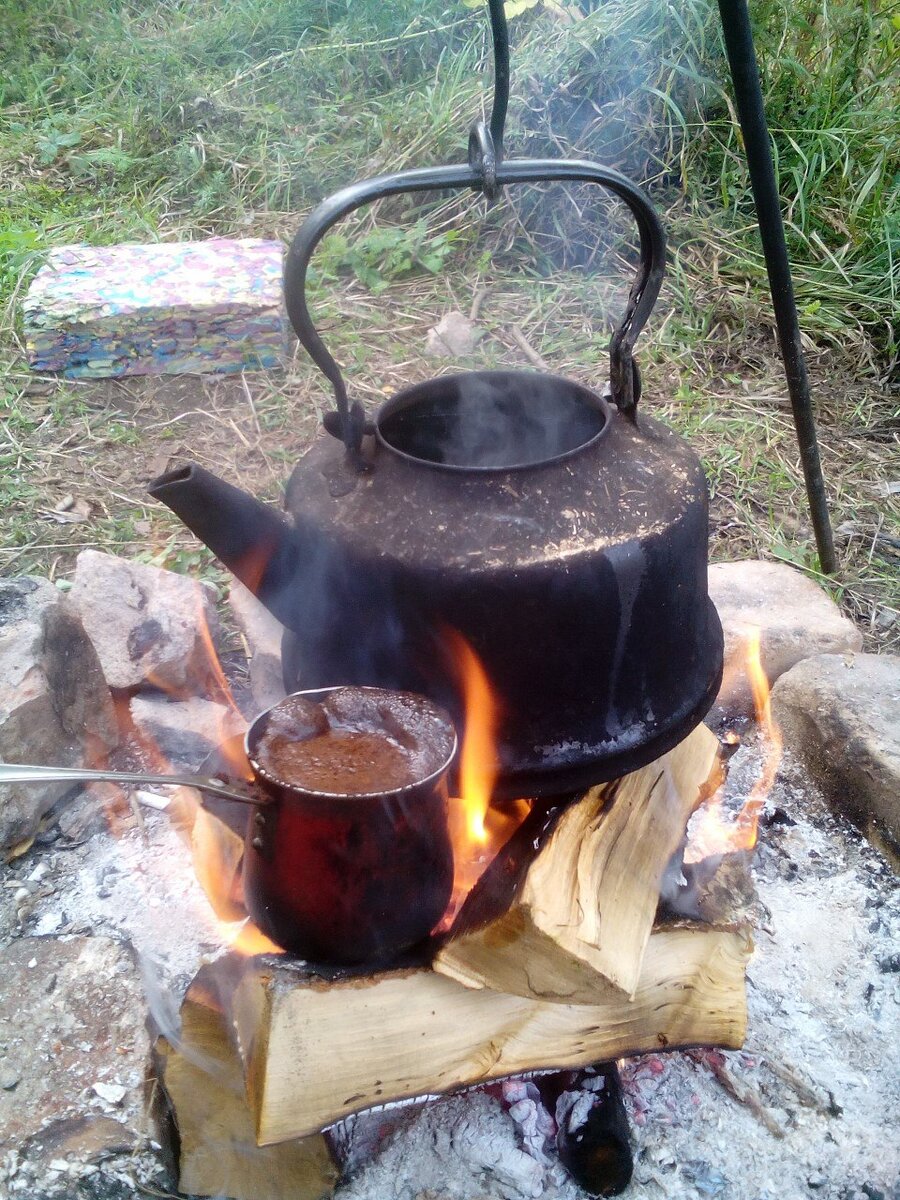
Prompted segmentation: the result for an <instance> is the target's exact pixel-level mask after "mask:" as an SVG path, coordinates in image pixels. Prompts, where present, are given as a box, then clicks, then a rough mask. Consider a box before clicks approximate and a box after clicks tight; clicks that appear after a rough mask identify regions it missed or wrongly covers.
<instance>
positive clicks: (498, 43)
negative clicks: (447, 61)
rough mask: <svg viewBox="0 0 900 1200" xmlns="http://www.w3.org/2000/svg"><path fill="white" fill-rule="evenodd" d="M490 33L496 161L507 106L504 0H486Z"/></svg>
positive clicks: (507, 85) (507, 38)
mask: <svg viewBox="0 0 900 1200" xmlns="http://www.w3.org/2000/svg"><path fill="white" fill-rule="evenodd" d="M488 5H489V8H490V16H491V34H492V36H493V39H494V103H493V106H492V108H491V122H490V129H491V137H492V138H493V140H494V153H495V155H496V156H497V162H498V163H499V162H501V161H502V159H503V130H504V128H505V126H506V110H507V108H508V107H509V30H508V28H507V25H506V7H505V0H488Z"/></svg>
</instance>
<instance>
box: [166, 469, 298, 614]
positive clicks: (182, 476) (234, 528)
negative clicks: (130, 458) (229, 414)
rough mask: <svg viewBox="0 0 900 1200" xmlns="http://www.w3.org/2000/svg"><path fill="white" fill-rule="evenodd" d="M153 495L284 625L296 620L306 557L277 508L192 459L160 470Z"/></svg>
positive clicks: (292, 531)
mask: <svg viewBox="0 0 900 1200" xmlns="http://www.w3.org/2000/svg"><path fill="white" fill-rule="evenodd" d="M149 492H150V495H151V496H153V497H154V498H155V499H157V500H161V501H162V502H163V504H166V505H168V507H169V508H171V510H172V512H174V513H175V515H176V516H178V517H180V518H181V520H182V521H183V522H184V524H185V525H187V527H188V529H190V530H191V532H192V533H194V534H196V535H197V537H198V538H199V539H200V540H201V542H203V543H204V544H205V545H207V546H208V547H209V549H210V550H212V552H213V554H215V556H216V558H218V559H219V561H220V562H221V563H223V564H224V565H225V566H226V567H227V568H228V570H229V571H231V573H232V574H233V575H234V576H236V577H237V578H238V579H239V580H240V581H241V583H243V584H244V586H245V587H247V588H249V590H250V591H251V592H252V593H253V594H254V596H256V597H257V599H259V600H260V601H261V602H262V603H263V604H264V605H265V606H266V608H267V609H268V610H269V612H271V613H272V615H273V616H274V617H276V618H277V619H278V620H279V621H280V622H281V623H282V625H287V626H290V625H292V624H293V623H294V613H293V611H292V605H291V595H292V592H293V590H294V588H293V585H294V582H295V580H296V578H297V575H298V572H299V570H300V563H301V561H302V560H303V558H304V557H305V551H304V547H302V546H301V545H300V538H299V536H298V534H297V532H296V530H295V529H294V528H293V526H291V525H290V524H289V523H288V522H287V520H285V518H284V517H282V516H281V514H280V513H279V512H277V510H276V509H274V508H272V507H271V506H270V505H268V504H263V503H261V502H260V501H259V500H256V499H254V497H252V496H248V495H247V493H246V492H242V491H241V490H240V488H236V487H232V485H231V484H230V483H225V481H224V480H222V479H219V478H217V476H215V475H213V474H212V473H211V472H210V471H206V470H204V468H203V467H198V466H197V465H196V464H195V463H191V464H189V465H188V466H186V467H182V468H180V469H179V470H176V471H168V472H167V473H166V474H165V475H160V476H159V478H158V479H154V481H153V482H152V483H151V484H150V488H149Z"/></svg>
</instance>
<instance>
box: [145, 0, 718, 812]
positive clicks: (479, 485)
mask: <svg viewBox="0 0 900 1200" xmlns="http://www.w3.org/2000/svg"><path fill="white" fill-rule="evenodd" d="M491 9H492V16H493V17H494V18H495V19H496V18H497V16H498V12H497V10H498V9H499V12H500V14H502V3H500V4H495V3H494V2H493V0H492V3H491ZM497 28H498V26H497V25H496V23H495V38H496V34H497ZM497 45H498V43H497V41H496V40H495V53H496V50H497ZM499 45H500V49H503V46H504V43H503V42H502V41H500V43H499ZM500 66H501V67H502V62H501V63H500ZM497 79H498V84H499V83H501V82H502V79H503V76H502V72H500V71H498V75H497ZM498 106H499V108H500V109H501V110H502V111H501V119H500V120H499V122H498V121H497V119H496V118H497V112H498ZM502 113H505V95H500V96H499V98H498V99H495V109H494V114H493V116H492V119H491V126H490V128H489V127H487V126H485V125H484V124H483V123H482V122H477V123H476V125H475V127H474V128H473V131H472V134H471V137H470V159H469V162H468V164H466V165H459V166H444V167H434V168H426V169H421V170H415V171H407V172H404V173H402V174H400V175H387V176H381V177H378V178H376V179H371V180H367V181H365V182H362V183H357V184H354V185H353V186H351V187H348V188H345V189H344V190H342V191H340V192H338V193H337V194H335V195H334V196H331V197H330V198H329V199H327V200H325V201H323V202H322V203H321V204H320V205H319V206H318V207H317V208H316V209H315V210H314V211H313V212H312V213H311V214H310V216H309V217H308V219H307V220H306V222H305V223H304V225H303V226H302V228H301V229H300V231H299V232H298V234H297V236H296V238H295V239H294V242H293V244H292V246H291V249H290V252H289V254H288V257H287V260H286V264H285V280H284V283H285V300H286V305H287V310H288V314H289V316H290V319H291V321H292V323H293V326H294V328H295V330H296V331H297V335H298V337H299V339H300V341H301V343H302V344H303V346H304V347H305V348H306V349H307V351H308V352H309V353H310V355H311V356H312V358H313V359H314V361H315V362H316V363H317V364H318V365H319V367H320V368H321V369H322V370H323V371H324V372H325V374H326V375H327V376H328V378H329V380H330V381H331V383H332V386H333V388H334V393H335V397H336V401H337V409H336V411H335V412H333V413H330V414H328V416H327V417H326V419H325V428H326V430H327V431H328V433H330V434H332V435H334V436H331V437H329V436H322V437H319V438H318V439H317V440H316V442H315V443H314V444H313V446H312V448H311V449H310V450H309V452H308V453H307V454H306V455H305V456H304V457H303V458H302V459H301V460H300V462H299V463H298V464H297V466H296V467H295V469H294V472H293V474H292V476H291V478H290V481H289V483H288V486H287V494H286V509H287V512H288V513H289V514H290V518H291V519H290V520H288V519H285V518H284V517H283V516H282V515H281V514H279V513H278V512H276V510H274V509H272V508H271V507H269V506H267V505H264V504H261V503H259V502H258V501H256V500H253V499H252V498H251V497H249V496H247V495H246V494H245V493H243V492H241V491H239V490H238V489H236V488H234V487H232V486H231V485H229V484H226V483H224V482H222V481H221V480H218V479H216V478H215V477H214V476H212V475H210V474H209V473H208V472H206V471H205V470H203V469H202V468H199V467H197V466H188V467H186V468H183V469H181V470H177V471H173V472H170V473H168V474H166V475H164V476H162V477H161V478H160V479H157V480H156V481H155V482H154V483H153V484H152V486H151V488H150V491H151V494H152V495H154V496H156V497H157V498H158V499H160V500H162V501H163V502H164V503H166V504H167V505H168V506H169V507H170V508H171V509H173V510H174V511H175V512H176V513H177V514H178V515H179V516H180V517H181V518H182V520H183V521H184V522H185V523H186V524H187V525H188V526H189V527H190V528H191V529H192V530H193V531H194V532H195V533H196V534H197V535H198V536H199V537H200V538H201V540H202V541H204V542H205V543H206V544H207V545H208V546H209V547H210V548H211V549H212V550H213V552H214V553H215V554H216V555H217V557H218V558H219V559H220V560H221V561H222V562H223V563H224V564H225V565H226V566H227V567H228V568H229V569H230V570H231V571H232V572H233V573H234V574H235V575H236V576H237V577H238V578H239V579H240V580H241V581H242V582H243V583H245V584H246V585H247V586H248V587H249V588H250V589H251V591H253V592H254V593H255V594H256V595H257V596H258V597H259V598H260V600H261V601H262V602H263V603H264V604H265V605H266V606H267V607H268V608H269V609H270V610H271V611H272V612H273V613H274V615H275V616H276V617H277V618H278V619H279V620H280V621H281V622H282V623H283V624H284V626H285V627H286V631H287V632H286V635H285V641H284V652H283V661H284V673H285V684H286V686H287V688H288V691H295V690H298V689H300V688H304V689H307V688H320V687H329V686H333V685H336V684H357V685H371V686H377V687H386V688H395V689H400V690H406V691H414V692H421V693H424V694H426V695H428V696H430V697H431V698H432V699H433V700H435V701H436V702H437V703H438V704H442V705H444V706H445V707H447V708H449V709H450V711H451V712H452V713H454V714H455V715H456V716H457V719H458V720H459V721H460V722H461V721H462V710H463V699H462V691H463V688H462V684H461V682H460V678H459V674H458V667H457V659H456V658H455V657H454V654H453V651H452V647H453V646H454V645H456V644H457V639H456V637H455V636H454V635H455V634H460V635H462V637H463V638H464V639H465V640H466V641H467V642H468V643H469V645H470V646H471V648H472V649H473V650H474V652H475V654H476V655H477V656H478V658H479V659H480V661H481V663H482V666H483V668H484V671H485V673H486V675H487V677H488V679H489V680H490V683H491V685H492V687H493V689H494V691H495V692H496V695H497V698H498V702H499V712H500V718H499V728H498V754H499V763H500V777H499V780H498V784H497V794H498V795H500V796H504V795H505V796H514V795H518V796H535V795H541V794H549V793H561V792H564V791H567V790H570V789H575V788H578V787H581V786H584V785H586V784H589V783H593V782H599V781H602V780H605V779H611V778H614V777H616V776H618V775H621V774H623V773H625V772H627V771H630V770H634V769H636V768H637V767H639V766H641V765H643V764H644V763H646V762H649V761H651V760H652V759H654V758H656V757H657V756H659V755H660V754H662V753H664V752H665V751H666V750H668V749H670V748H671V747H672V746H673V745H675V744H676V743H677V742H678V741H679V740H681V738H683V737H684V736H685V735H686V734H687V733H688V732H689V731H690V729H692V728H693V726H694V725H696V724H697V723H698V722H699V721H700V720H701V719H702V718H703V716H704V715H705V713H706V712H707V710H708V708H709V707H710V705H711V703H712V700H713V698H714V696H715V694H716V692H717V690H718V686H719V682H720V680H721V673H722V630H721V626H720V624H719V620H718V617H717V615H716V612H715V609H714V607H713V605H712V603H711V601H710V599H709V595H708V589H707V538H708V493H707V487H706V482H705V479H704V477H703V472H702V469H701V466H700V463H699V460H698V459H697V457H696V456H695V455H694V453H693V452H692V451H691V449H690V448H689V447H688V445H687V443H686V442H684V441H683V440H682V439H681V438H679V437H678V436H677V435H676V434H674V433H673V432H672V431H671V430H670V429H668V428H667V427H666V426H664V425H662V424H660V423H659V422H657V421H654V420H651V419H650V418H648V417H646V416H644V415H643V413H639V412H638V401H639V398H640V389H641V383H640V373H639V371H638V369H637V366H636V364H635V362H634V359H633V357H632V349H633V346H634V342H635V339H636V338H637V336H638V334H639V333H640V331H641V329H642V328H643V325H644V323H645V321H646V320H647V317H648V315H649V313H650V310H651V309H652V307H653V304H654V302H655V300H656V297H657V295H658V294H659V289H660V285H661V281H662V276H663V271H664V266H665V235H664V233H663V230H662V227H661V225H660V222H659V219H658V217H657V215H656V212H655V211H654V209H653V207H652V206H651V204H650V202H649V201H648V199H647V197H646V196H645V195H644V193H643V192H642V190H641V189H640V188H638V187H637V186H636V185H635V184H633V183H632V182H631V181H629V180H628V179H626V178H625V177H624V176H622V175H621V174H619V173H618V172H617V171H614V170H611V169H609V168H606V167H603V166H600V165H598V164H595V163H590V162H579V161H558V160H544V159H524V160H515V161H503V160H502V158H501V156H500V154H499V153H498V147H497V143H498V141H499V138H498V137H496V136H495V135H496V134H497V133H498V126H499V133H501V134H502ZM544 180H560V181H581V182H589V183H596V184H599V185H601V186H603V187H605V188H607V189H609V190H611V191H612V192H613V193H615V195H616V196H618V197H619V198H620V199H621V200H623V201H624V203H625V204H626V205H627V206H628V207H629V209H630V210H631V212H632V214H633V215H634V217H635V219H636V221H637V225H638V229H639V232H640V244H641V261H640V266H639V270H638V274H637V277H636V280H635V283H634V285H633V287H632V289H631V293H630V296H629V300H628V304H627V309H626V313H625V316H624V318H623V320H622V321H621V323H620V324H619V326H618V327H617V329H616V331H615V333H614V334H613V337H612V342H611V346H610V378H609V387H608V389H607V391H606V394H605V395H603V394H600V393H599V392H594V391H591V390H589V389H588V388H585V387H582V386H580V385H578V384H576V383H573V382H570V381H568V380H565V379H562V378H557V377H555V376H550V375H544V374H538V373H532V372H516V371H479V372H468V373H465V374H459V375H450V376H445V377H441V378H438V379H434V380H430V381H429V382H427V383H422V384H417V385H416V386H414V387H410V388H408V389H406V390H404V391H402V392H400V393H399V394H397V395H395V396H393V397H392V398H391V399H389V400H388V401H387V402H386V403H385V404H383V405H382V406H381V408H380V409H379V411H378V412H377V413H376V414H375V416H374V418H373V419H371V420H370V419H369V418H368V417H367V416H366V414H365V413H364V411H363V409H362V406H361V405H360V404H358V403H353V404H351V403H350V401H349V399H348V396H347V390H346V387H345V384H344V381H343V378H342V376H341V373H340V370H339V368H338V366H337V364H336V362H335V360H334V359H333V358H332V356H331V355H330V354H329V353H328V351H327V350H326V348H325V346H324V345H323V343H322V341H321V339H320V337H319V335H318V333H317V332H316V330H315V327H314V326H313V324H312V321H311V319H310V315H309V311H308V309H307V304H306V294H305V290H306V275H307V268H308V265H309V261H310V257H311V255H312V252H313V250H314V248H315V246H316V244H317V243H318V241H319V239H320V238H321V237H322V235H323V234H324V233H325V232H326V231H327V230H328V229H329V228H330V227H331V226H332V225H333V224H334V223H335V222H336V221H338V220H339V219H340V218H341V217H343V216H345V215H346V214H347V213H349V212H351V211H353V210H354V209H356V208H358V207H360V206H361V205H363V204H365V203H368V202H369V201H372V200H374V199H377V198H380V197H383V196H387V195H392V194H397V193H400V192H407V191H426V190H428V191H430V190H434V189H448V188H471V187H475V188H480V189H482V190H484V191H485V192H487V193H488V195H489V196H492V195H496V194H497V192H498V191H499V189H501V188H502V187H504V186H508V185H512V184H521V183H530V182H537V181H544ZM338 439H339V440H338Z"/></svg>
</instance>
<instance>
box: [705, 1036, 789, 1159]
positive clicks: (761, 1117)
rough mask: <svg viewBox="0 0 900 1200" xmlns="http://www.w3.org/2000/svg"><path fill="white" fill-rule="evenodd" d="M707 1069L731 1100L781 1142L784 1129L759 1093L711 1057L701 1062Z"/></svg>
mask: <svg viewBox="0 0 900 1200" xmlns="http://www.w3.org/2000/svg"><path fill="white" fill-rule="evenodd" d="M703 1061H704V1062H705V1063H706V1065H707V1066H708V1067H709V1069H710V1070H711V1071H712V1073H713V1075H715V1077H716V1079H717V1080H718V1081H719V1083H720V1084H721V1085H722V1087H723V1088H724V1089H725V1091H726V1092H727V1093H728V1095H729V1096H731V1098H732V1099H733V1100H737V1102H738V1104H743V1105H745V1106H746V1107H747V1108H749V1109H750V1111H751V1112H752V1113H753V1115H754V1116H755V1117H756V1119H757V1120H758V1121H759V1122H760V1123H761V1124H762V1125H765V1127H766V1129H768V1131H769V1133H771V1135H772V1137H776V1138H778V1139H779V1140H781V1139H782V1138H783V1137H784V1129H783V1128H782V1127H781V1125H780V1124H779V1123H778V1122H777V1121H776V1120H775V1118H774V1117H773V1116H772V1114H771V1113H770V1112H769V1110H768V1109H767V1108H766V1106H765V1105H764V1104H763V1102H762V1099H761V1098H760V1095H759V1092H757V1090H756V1088H755V1087H753V1086H752V1085H751V1084H749V1083H747V1082H746V1080H743V1079H738V1078H737V1076H736V1075H732V1073H731V1072H730V1071H729V1070H728V1068H727V1067H726V1066H725V1065H724V1064H723V1063H718V1062H716V1060H715V1059H714V1058H713V1057H712V1056H709V1057H706V1058H704V1060H703Z"/></svg>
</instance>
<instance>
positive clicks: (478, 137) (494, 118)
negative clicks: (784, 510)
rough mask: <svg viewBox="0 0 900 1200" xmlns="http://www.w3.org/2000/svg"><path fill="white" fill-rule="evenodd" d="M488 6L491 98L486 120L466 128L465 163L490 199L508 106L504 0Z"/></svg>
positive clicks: (494, 195)
mask: <svg viewBox="0 0 900 1200" xmlns="http://www.w3.org/2000/svg"><path fill="white" fill-rule="evenodd" d="M488 9H489V12H490V20H491V37H492V39H493V44H494V99H493V103H492V104H491V118H490V121H489V122H488V123H487V124H485V122H484V121H483V120H482V119H481V118H480V117H479V119H478V120H477V121H474V122H473V123H472V125H471V127H470V129H469V166H470V167H471V168H472V169H473V171H476V172H477V173H478V175H479V177H480V186H481V190H482V191H483V192H484V194H485V196H486V197H487V198H488V200H489V201H493V200H496V198H497V196H498V194H499V192H500V188H499V186H498V184H497V167H498V166H499V165H500V163H501V162H502V161H503V134H504V130H505V128H506V112H507V109H508V108H509V29H508V27H507V24H506V8H505V0H488Z"/></svg>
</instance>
